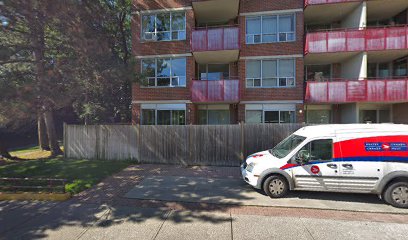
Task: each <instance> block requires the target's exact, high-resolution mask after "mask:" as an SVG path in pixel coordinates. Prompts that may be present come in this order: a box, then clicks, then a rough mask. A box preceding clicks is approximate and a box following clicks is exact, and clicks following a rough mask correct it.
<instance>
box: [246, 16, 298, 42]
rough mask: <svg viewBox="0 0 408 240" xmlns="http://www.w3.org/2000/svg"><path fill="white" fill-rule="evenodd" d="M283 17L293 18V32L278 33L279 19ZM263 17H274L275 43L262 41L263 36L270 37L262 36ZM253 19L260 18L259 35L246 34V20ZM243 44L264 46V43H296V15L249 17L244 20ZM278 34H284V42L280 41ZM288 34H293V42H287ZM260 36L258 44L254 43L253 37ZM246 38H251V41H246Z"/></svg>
mask: <svg viewBox="0 0 408 240" xmlns="http://www.w3.org/2000/svg"><path fill="white" fill-rule="evenodd" d="M283 16H291V17H293V23H294V29H293V32H280V29H279V26H280V22H279V21H280V20H279V19H280V18H281V17H283ZM264 17H276V42H264V41H263V35H270V34H264V33H263V18H264ZM254 18H260V19H261V32H260V33H259V34H248V33H247V31H246V30H247V28H248V24H247V20H248V19H254ZM245 28H246V29H245V43H246V44H264V43H280V42H295V41H296V14H295V13H285V14H274V15H259V16H250V17H246V19H245ZM280 34H286V40H285V41H281V40H280ZM288 34H293V40H287V39H288ZM256 35H260V37H261V41H260V42H255V36H256ZM248 36H251V37H252V41H251V42H249V41H248Z"/></svg>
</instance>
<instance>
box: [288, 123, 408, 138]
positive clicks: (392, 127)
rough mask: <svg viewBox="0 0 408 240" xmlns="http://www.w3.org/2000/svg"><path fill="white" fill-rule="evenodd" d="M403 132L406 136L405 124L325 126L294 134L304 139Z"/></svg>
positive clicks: (309, 128)
mask: <svg viewBox="0 0 408 240" xmlns="http://www.w3.org/2000/svg"><path fill="white" fill-rule="evenodd" d="M362 131H363V132H365V131H367V132H405V133H406V134H407V135H408V125H405V124H392V123H381V124H326V125H313V126H306V127H303V128H301V129H299V130H297V131H296V132H295V134H297V135H301V136H305V137H314V136H333V135H335V134H341V133H352V132H362Z"/></svg>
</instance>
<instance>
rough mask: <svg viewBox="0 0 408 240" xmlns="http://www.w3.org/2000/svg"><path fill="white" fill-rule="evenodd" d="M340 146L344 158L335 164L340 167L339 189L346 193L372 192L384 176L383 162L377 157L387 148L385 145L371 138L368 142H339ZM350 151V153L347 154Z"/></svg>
mask: <svg viewBox="0 0 408 240" xmlns="http://www.w3.org/2000/svg"><path fill="white" fill-rule="evenodd" d="M340 146H341V151H342V153H343V155H344V157H342V158H341V161H338V162H336V163H337V164H338V165H339V167H340V169H339V170H340V176H341V181H340V182H339V188H340V189H341V190H342V191H347V192H361V193H369V192H372V191H373V190H374V189H375V186H376V184H377V183H378V181H380V180H381V179H382V177H383V175H384V164H385V162H382V161H380V159H379V157H380V155H381V153H382V149H386V148H387V147H388V146H387V143H381V142H379V141H378V139H374V138H371V139H370V140H369V141H363V140H357V141H354V142H353V141H345V142H340ZM350 148H351V149H352V150H350ZM350 151H351V152H352V153H348V152H350ZM350 155H354V156H352V157H350Z"/></svg>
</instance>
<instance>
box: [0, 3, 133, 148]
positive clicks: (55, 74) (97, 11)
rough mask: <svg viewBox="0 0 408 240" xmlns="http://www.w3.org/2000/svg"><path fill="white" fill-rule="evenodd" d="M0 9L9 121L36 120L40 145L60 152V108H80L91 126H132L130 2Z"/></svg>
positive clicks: (0, 67)
mask: <svg viewBox="0 0 408 240" xmlns="http://www.w3.org/2000/svg"><path fill="white" fill-rule="evenodd" d="M0 10H1V11H0V20H2V21H3V22H6V24H4V26H3V28H2V31H1V33H0V41H1V42H2V43H5V44H4V45H2V46H0V92H2V93H6V94H5V95H2V96H0V112H3V113H4V115H3V116H5V117H4V119H7V121H6V120H5V122H24V121H33V119H34V121H37V126H38V137H39V142H40V146H41V147H42V148H43V149H47V148H49V149H50V150H51V152H52V155H57V154H60V153H61V150H60V148H59V145H58V142H57V136H56V131H55V121H54V119H53V118H54V117H53V115H54V113H55V111H57V110H58V109H61V108H64V107H67V106H73V107H74V109H75V111H76V113H77V114H78V116H79V117H80V118H81V119H83V121H84V122H85V123H86V124H88V123H100V122H129V121H130V118H131V117H130V116H131V114H130V103H131V80H132V72H133V65H132V62H133V61H132V60H131V58H130V11H131V0H100V1H95V0H82V1H74V0H72V1H54V0H6V1H4V2H3V4H0ZM21 109H25V110H27V111H21ZM10 112H19V113H21V114H19V115H10V114H9V113H10ZM17 118H18V119H17ZM16 120H18V121H16ZM0 124H1V122H0ZM45 141H47V144H44V142H45Z"/></svg>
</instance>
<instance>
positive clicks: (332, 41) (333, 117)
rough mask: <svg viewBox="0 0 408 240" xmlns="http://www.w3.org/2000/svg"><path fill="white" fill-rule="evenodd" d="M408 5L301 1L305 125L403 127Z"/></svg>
mask: <svg viewBox="0 0 408 240" xmlns="http://www.w3.org/2000/svg"><path fill="white" fill-rule="evenodd" d="M407 8H408V1H407V0H367V1H355V0H305V8H304V16H305V29H306V30H305V32H306V34H305V57H304V63H305V80H306V93H305V120H306V121H307V122H309V123H367V122H368V123H383V122H396V123H408V104H407V102H408V82H407V81H408V79H407V76H408V75H407V67H408V41H407V39H408V36H407V34H408V29H407V23H408V12H407Z"/></svg>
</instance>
